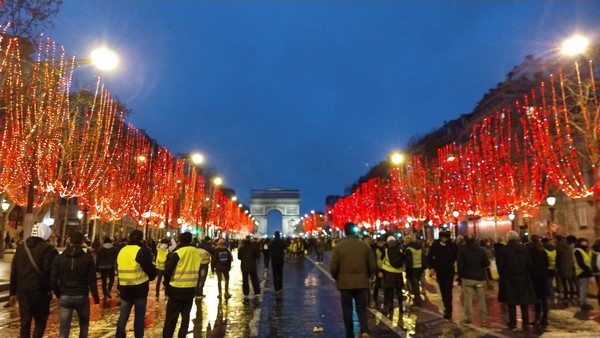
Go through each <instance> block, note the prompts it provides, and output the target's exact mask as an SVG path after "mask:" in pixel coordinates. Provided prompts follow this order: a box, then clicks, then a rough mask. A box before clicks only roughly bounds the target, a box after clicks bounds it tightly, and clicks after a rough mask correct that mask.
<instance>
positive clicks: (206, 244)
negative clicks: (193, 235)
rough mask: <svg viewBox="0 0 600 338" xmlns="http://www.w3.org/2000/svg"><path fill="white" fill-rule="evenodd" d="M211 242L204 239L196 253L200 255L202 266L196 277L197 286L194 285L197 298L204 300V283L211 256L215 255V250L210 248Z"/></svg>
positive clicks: (208, 239) (206, 238)
mask: <svg viewBox="0 0 600 338" xmlns="http://www.w3.org/2000/svg"><path fill="white" fill-rule="evenodd" d="M211 242H212V240H211V239H210V237H208V236H206V237H204V240H203V241H202V242H200V243H199V244H198V252H199V253H200V257H202V264H201V265H200V275H199V276H198V284H197V285H196V297H197V298H204V283H206V277H207V276H208V270H209V269H210V262H211V261H212V256H213V255H214V254H215V248H214V247H213V246H212V243H211Z"/></svg>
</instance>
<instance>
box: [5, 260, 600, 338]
mask: <svg viewBox="0 0 600 338" xmlns="http://www.w3.org/2000/svg"><path fill="white" fill-rule="evenodd" d="M234 256H235V254H234ZM328 259H329V255H328V254H326V256H325V264H324V265H318V264H315V263H314V261H313V260H312V258H311V257H310V256H308V257H306V258H298V259H287V260H286V263H285V267H284V289H283V295H282V296H281V297H276V296H275V294H274V290H273V288H272V280H271V275H270V272H269V271H266V270H262V264H261V265H259V268H260V269H261V273H260V279H261V285H262V291H263V292H262V294H261V296H260V297H259V298H258V299H256V300H250V301H246V302H244V300H243V296H242V291H241V285H242V281H241V276H240V274H239V273H238V271H239V261H238V260H237V259H236V260H234V265H233V268H232V273H231V275H232V280H231V293H232V294H233V297H232V298H231V299H228V300H225V299H221V300H220V299H218V298H217V296H216V294H217V292H216V289H217V286H216V277H215V276H209V278H208V280H207V285H206V287H205V294H207V295H208V296H207V297H206V298H204V299H199V300H197V301H196V304H195V306H194V307H193V308H192V314H191V318H193V319H192V322H191V323H190V328H189V330H190V332H189V334H188V337H273V338H277V337H282V338H283V337H286V338H287V337H343V336H344V326H343V323H342V314H341V306H340V301H339V295H338V292H337V290H336V289H335V284H334V282H333V280H332V279H331V277H329V274H328V273H327V268H328V265H327V262H328ZM0 270H1V267H0ZM428 283H430V284H431V285H429V286H428V292H427V300H426V302H425V305H424V306H423V307H421V308H418V309H417V308H410V307H409V306H408V304H406V305H405V306H407V311H405V313H404V316H403V318H402V319H401V318H399V317H398V312H397V311H396V313H395V314H394V316H393V317H391V318H388V317H385V316H383V315H382V314H381V313H380V312H379V311H378V310H377V309H370V310H369V324H370V327H371V330H372V336H373V337H382V338H387V337H399V336H401V337H600V311H598V310H594V311H591V312H589V313H588V314H584V313H581V312H579V311H578V308H577V307H575V306H567V305H566V304H563V305H561V306H557V307H555V308H554V309H553V310H552V311H551V313H550V326H549V327H548V329H547V330H546V331H545V332H535V331H529V332H523V331H516V332H513V331H509V330H507V329H506V328H505V324H506V313H505V311H504V308H503V307H502V306H501V305H500V304H498V303H497V302H496V300H495V297H496V289H495V285H492V287H491V288H490V289H489V290H488V292H487V302H488V308H489V315H490V325H489V327H488V328H481V327H478V326H477V325H462V324H458V323H460V321H461V320H462V319H463V318H464V317H463V311H462V305H461V297H462V293H461V289H460V287H455V288H454V302H455V304H454V309H455V310H454V317H453V320H452V321H447V320H444V319H443V318H442V316H441V311H440V309H441V298H440V296H439V294H438V293H437V290H436V287H435V281H434V280H428ZM154 286H155V283H153V284H152V286H151V292H150V294H151V295H153V294H154V291H153V290H154ZM113 294H114V293H113ZM592 303H594V302H592ZM165 305H166V300H165V298H164V297H163V296H161V297H160V298H158V299H155V298H154V297H153V296H151V297H149V298H148V306H147V313H146V337H160V336H161V332H162V326H163V323H164V316H165ZM594 305H596V304H595V303H594ZM596 309H598V307H596ZM474 312H475V313H477V311H476V309H475V311H474ZM91 313H92V314H91V317H92V318H91V320H92V323H91V325H90V335H89V336H90V337H106V338H108V337H113V336H114V330H115V324H116V322H117V317H118V313H119V311H118V297H116V296H113V298H112V299H109V300H108V301H106V302H102V303H101V304H99V305H92V312H91ZM475 316H476V315H475ZM531 317H532V318H533V316H531ZM474 319H475V320H474V321H475V323H477V322H478V321H477V317H475V318H474ZM132 320H133V314H132V316H131V318H130V322H129V324H128V337H133V331H132V326H133V322H132ZM58 322H59V321H58V310H57V304H56V300H53V302H52V310H51V316H50V320H49V323H48V328H47V331H46V333H47V336H48V337H56V336H58V327H59V324H58ZM73 326H74V328H73V329H72V331H71V333H72V336H73V337H76V336H77V334H78V331H79V329H78V327H77V325H76V324H74V325H73ZM355 326H356V332H359V330H358V324H357V321H356V318H355ZM519 326H520V325H519ZM314 327H322V328H323V332H321V333H315V332H314V331H313V329H314ZM18 328H19V321H18V311H17V309H16V308H10V309H5V308H2V307H0V336H2V337H17V336H18Z"/></svg>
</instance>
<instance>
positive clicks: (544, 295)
mask: <svg viewBox="0 0 600 338" xmlns="http://www.w3.org/2000/svg"><path fill="white" fill-rule="evenodd" d="M527 249H528V251H529V256H530V257H531V270H530V271H529V272H530V275H531V282H532V283H533V289H534V291H535V297H536V298H537V300H536V303H535V306H534V309H535V322H534V324H535V326H538V327H543V328H545V327H546V326H548V297H549V296H550V289H549V288H548V267H549V266H550V263H549V261H550V260H549V259H548V254H547V253H546V251H545V250H544V246H543V244H542V240H541V238H540V236H538V235H532V236H531V242H530V243H529V244H528V246H527Z"/></svg>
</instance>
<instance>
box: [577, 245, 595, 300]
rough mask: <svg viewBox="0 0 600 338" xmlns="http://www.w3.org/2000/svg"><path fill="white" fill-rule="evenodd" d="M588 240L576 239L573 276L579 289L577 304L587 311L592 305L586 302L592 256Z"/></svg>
mask: <svg viewBox="0 0 600 338" xmlns="http://www.w3.org/2000/svg"><path fill="white" fill-rule="evenodd" d="M588 250H589V242H588V240H587V239H586V238H583V237H581V238H579V239H577V245H576V246H575V252H574V254H573V255H574V257H575V277H577V284H578V290H579V306H580V307H581V311H589V310H591V309H592V306H591V305H589V304H588V303H587V296H588V286H589V283H590V277H592V257H591V256H590V254H589V252H588Z"/></svg>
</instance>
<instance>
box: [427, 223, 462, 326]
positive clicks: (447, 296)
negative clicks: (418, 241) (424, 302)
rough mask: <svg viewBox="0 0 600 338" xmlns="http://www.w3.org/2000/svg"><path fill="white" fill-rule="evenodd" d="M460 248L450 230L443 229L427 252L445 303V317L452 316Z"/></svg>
mask: <svg viewBox="0 0 600 338" xmlns="http://www.w3.org/2000/svg"><path fill="white" fill-rule="evenodd" d="M457 254H458V249H457V247H456V245H455V244H454V243H453V242H452V240H451V239H450V232H448V231H442V232H440V234H439V239H438V240H435V241H434V242H433V244H432V245H431V248H430V249H429V253H427V263H428V266H429V268H430V269H433V271H434V272H435V277H436V279H437V282H438V286H439V288H440V294H441V295H442V302H443V303H444V319H450V318H452V288H453V286H454V263H455V262H456V257H457Z"/></svg>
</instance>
